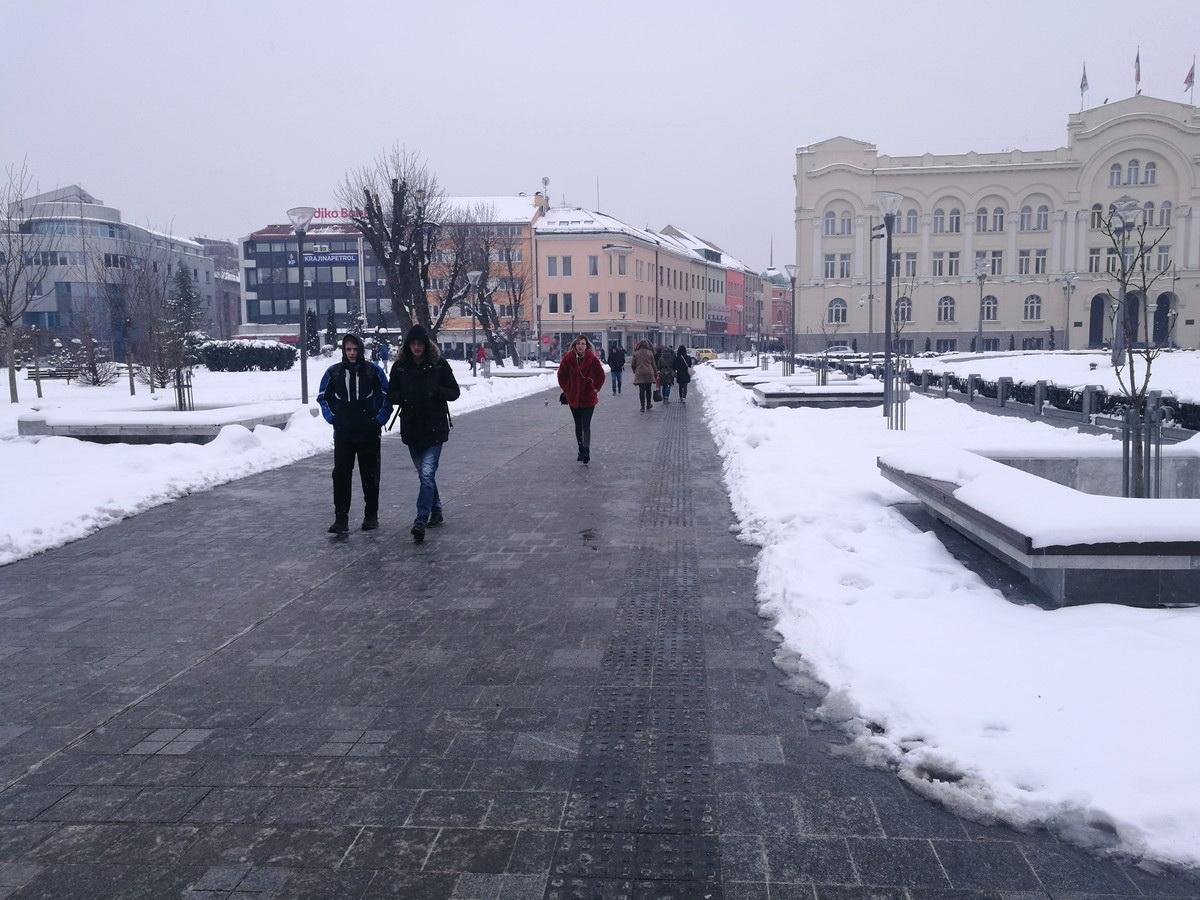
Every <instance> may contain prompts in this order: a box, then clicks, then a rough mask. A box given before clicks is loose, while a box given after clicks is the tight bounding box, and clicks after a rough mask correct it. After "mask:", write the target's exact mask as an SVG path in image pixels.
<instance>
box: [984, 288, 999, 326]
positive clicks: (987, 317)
mask: <svg viewBox="0 0 1200 900" xmlns="http://www.w3.org/2000/svg"><path fill="white" fill-rule="evenodd" d="M999 316H1000V301H999V300H997V299H996V298H995V297H993V296H992V295H991V294H988V295H987V296H986V297H984V298H983V321H985V322H995V321H996V319H997V318H999Z"/></svg>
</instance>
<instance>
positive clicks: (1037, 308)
mask: <svg viewBox="0 0 1200 900" xmlns="http://www.w3.org/2000/svg"><path fill="white" fill-rule="evenodd" d="M1041 317H1042V298H1041V297H1039V296H1038V295H1037V294H1030V295H1029V296H1028V297H1026V298H1025V321H1026V322H1036V321H1037V320H1038V319H1040V318H1041Z"/></svg>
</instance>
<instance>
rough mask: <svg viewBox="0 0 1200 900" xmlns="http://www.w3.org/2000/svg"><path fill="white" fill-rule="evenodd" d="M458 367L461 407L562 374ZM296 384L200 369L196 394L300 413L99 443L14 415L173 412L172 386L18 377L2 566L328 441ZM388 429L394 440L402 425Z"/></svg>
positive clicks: (3, 446) (0, 509)
mask: <svg viewBox="0 0 1200 900" xmlns="http://www.w3.org/2000/svg"><path fill="white" fill-rule="evenodd" d="M451 365H452V366H453V367H454V371H455V375H456V377H457V378H458V379H459V382H460V383H461V384H462V385H463V387H464V388H465V390H464V391H463V394H462V397H461V398H460V399H459V400H458V401H457V402H456V403H454V404H452V405H451V410H452V412H453V414H454V415H455V416H458V415H461V414H463V413H469V412H472V411H473V410H477V409H482V408H484V407H486V406H492V405H494V404H497V403H503V402H505V401H506V400H513V399H516V398H517V397H523V396H527V395H529V394H535V393H537V392H539V391H542V390H545V389H546V388H548V387H549V386H551V385H552V384H553V383H554V373H553V372H551V371H547V372H545V373H543V374H540V375H539V376H538V377H535V378H498V379H484V378H472V377H471V374H470V370H469V368H468V367H467V366H466V364H464V363H460V362H457V361H455V362H452V363H451ZM323 371H324V365H317V366H315V367H314V368H312V369H311V370H310V371H309V376H310V380H309V387H310V389H315V387H316V385H317V384H319V382H320V376H321V373H322V372H323ZM6 378H7V372H6V371H5V370H3V369H0V384H4V383H5V379H6ZM22 379H23V374H22ZM299 385H300V373H299V371H298V370H297V369H293V370H291V371H289V372H209V371H207V370H205V369H197V370H196V371H195V376H194V381H193V394H194V396H195V398H196V403H197V404H201V405H203V404H205V403H253V404H258V403H266V402H268V401H277V402H274V403H271V407H272V408H275V407H278V406H279V405H280V404H279V402H278V401H291V402H290V404H289V405H290V408H292V409H294V411H295V412H294V414H293V415H292V417H291V419H290V420H289V422H288V424H287V425H286V426H285V427H284V428H270V427H268V426H265V425H260V426H258V427H257V428H255V429H254V430H253V431H249V430H247V429H246V428H244V427H243V426H241V425H226V426H225V427H224V428H223V429H222V430H221V433H220V434H219V435H218V437H217V438H216V439H215V440H213V441H211V442H209V443H207V444H94V443H90V442H87V441H79V440H75V439H73V438H61V437H41V438H36V437H30V438H22V437H17V425H16V423H17V418H18V416H20V415H22V414H26V415H28V414H30V413H31V412H34V411H38V412H41V413H45V414H46V415H47V416H48V418H50V419H51V420H56V419H62V420H65V419H70V420H72V421H77V420H79V419H81V418H86V419H92V418H95V419H101V418H110V417H111V418H112V419H113V420H121V419H123V418H129V417H130V416H129V413H128V412H126V411H127V410H130V409H131V408H132V409H140V410H143V412H142V413H140V414H139V416H138V417H135V418H143V419H144V418H145V417H146V416H148V415H151V414H153V415H155V416H156V417H157V418H164V419H168V420H169V418H170V416H171V415H172V413H171V412H170V410H171V408H172V405H173V403H174V395H173V394H172V392H171V391H170V389H167V390H165V391H164V390H161V389H160V390H159V391H158V393H157V395H156V396H157V398H158V399H157V400H152V399H151V397H150V394H149V389H148V388H147V387H146V386H145V385H142V384H138V386H137V390H138V394H137V396H136V397H130V396H129V386H128V382H124V381H123V382H119V383H118V384H115V385H108V386H106V387H85V386H81V385H77V384H71V385H67V384H66V383H65V382H61V381H46V382H44V383H43V392H44V394H45V397H44V398H43V399H42V400H41V401H39V400H37V399H36V397H35V396H34V389H33V384H32V383H28V382H25V381H24V380H22V381H21V382H20V388H21V394H22V402H21V403H15V404H10V403H4V404H0V468H2V470H3V471H5V472H7V473H9V476H10V477H7V478H5V479H3V480H0V565H4V564H6V563H10V562H13V561H15V560H18V559H22V558H24V557H26V556H31V555H33V554H34V553H39V552H41V551H43V550H48V549H50V548H51V547H57V546H60V545H62V544H65V543H67V542H68V541H72V540H76V539H78V538H81V537H84V536H85V535H87V534H90V533H91V532H93V531H95V530H96V529H98V528H103V527H105V526H107V525H112V524H113V523H115V522H119V521H120V520H121V519H123V518H125V517H127V516H131V515H135V514H137V513H139V512H142V511H144V510H147V509H150V508H151V507H154V506H158V505H159V504H162V503H168V502H170V501H172V500H176V499H178V498H179V497H182V496H185V495H186V494H189V493H192V492H194V491H203V490H207V489H209V488H212V487H215V486H216V485H219V484H224V483H226V482H228V481H233V480H235V479H238V478H244V477H245V476H247V475H253V474H255V473H257V472H263V471H266V470H268V469H274V468H277V467H278V466H283V465H287V464H288V463H292V462H296V461H297V460H300V459H303V458H305V457H307V456H312V455H313V454H315V453H321V452H324V451H327V450H329V449H331V448H332V446H333V436H332V431H331V429H330V427H329V425H328V424H326V422H325V420H324V419H322V418H320V417H319V416H317V417H314V416H313V415H312V413H311V408H305V407H303V406H302V405H301V404H300V402H299V399H298V394H299ZM311 406H315V403H314V404H312V405H311ZM147 410H148V411H147ZM100 413H104V414H105V415H100ZM176 415H179V414H178V413H176ZM183 415H185V416H186V415H188V414H183ZM195 415H196V416H211V415H212V413H207V414H205V413H199V412H198V413H196V414H195ZM385 437H386V438H387V439H389V440H390V439H392V438H393V437H395V438H396V439H398V438H399V429H397V430H395V431H393V432H391V433H390V434H387V433H385ZM326 487H327V485H326V484H325V483H322V484H321V485H319V486H314V490H320V491H322V492H323V491H324V490H325V489H326ZM322 496H324V495H323V494H322Z"/></svg>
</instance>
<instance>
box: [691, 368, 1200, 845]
mask: <svg viewBox="0 0 1200 900" xmlns="http://www.w3.org/2000/svg"><path fill="white" fill-rule="evenodd" d="M698 376H699V379H700V385H701V388H702V391H701V396H702V397H703V398H704V408H705V415H706V417H707V420H708V423H709V427H710V428H711V430H712V432H713V435H714V437H715V439H716V441H717V445H718V447H719V449H720V452H721V455H722V457H723V460H724V474H725V481H726V484H727V486H728V489H729V492H730V496H731V499H732V503H733V508H734V512H735V514H736V516H737V518H738V522H739V529H740V535H741V537H742V538H743V539H744V540H747V541H750V542H753V543H755V544H757V545H759V546H761V547H762V552H761V554H760V557H759V571H758V598H759V603H760V611H761V612H762V614H763V615H764V616H766V617H769V618H771V619H772V620H773V621H774V624H775V627H776V629H777V630H778V632H779V634H780V635H781V636H782V638H783V642H784V646H783V648H782V649H781V651H780V653H779V660H780V662H781V664H783V665H786V666H788V667H789V668H791V669H793V670H794V671H796V672H797V673H798V674H799V675H803V676H808V677H811V678H815V679H817V680H819V681H820V682H821V683H822V684H823V685H825V686H827V688H828V694H827V696H826V698H825V702H824V704H823V706H822V711H823V713H824V714H825V715H826V716H827V717H829V718H831V719H833V720H836V721H839V722H841V723H842V724H843V725H844V727H845V728H846V729H847V730H848V731H849V732H850V733H851V734H853V735H854V737H855V747H856V748H857V749H858V750H859V751H860V752H861V753H862V754H863V756H864V758H865V759H866V760H867V761H868V762H870V763H873V764H876V765H886V766H890V767H892V768H894V769H895V770H897V771H898V772H899V774H900V776H901V777H902V778H904V779H905V780H906V781H908V782H909V783H910V784H912V785H913V786H914V787H915V788H917V789H918V790H920V791H921V792H922V793H925V794H927V795H931V796H933V797H935V798H938V799H940V800H942V801H944V802H946V803H947V804H948V805H950V806H952V807H953V808H955V809H956V810H958V811H959V812H962V813H964V814H967V815H970V816H972V817H974V818H979V819H983V820H989V819H993V818H999V819H1002V820H1005V821H1007V822H1010V823H1012V824H1014V825H1016V826H1018V827H1028V826H1032V825H1035V824H1041V825H1046V826H1048V827H1051V828H1053V829H1055V830H1056V831H1058V832H1059V833H1060V834H1062V835H1064V836H1066V837H1067V838H1069V839H1071V840H1074V841H1077V842H1080V843H1084V844H1087V845H1090V846H1093V847H1097V848H1102V849H1105V848H1106V849H1112V850H1116V851H1119V852H1123V853H1126V854H1129V855H1131V856H1134V857H1143V858H1145V859H1149V860H1153V861H1157V862H1172V863H1177V864H1184V865H1189V866H1200V766H1198V765H1197V764H1196V750H1195V748H1196V747H1197V746H1198V745H1200V703H1197V702H1196V700H1195V697H1194V696H1193V692H1192V691H1191V689H1190V686H1191V685H1195V684H1198V683H1200V654H1198V653H1196V650H1195V648H1196V647H1197V646H1200V609H1187V610H1141V609H1133V608H1128V607H1122V606H1112V605H1095V606H1086V607H1075V608H1069V609H1062V610H1057V611H1053V612H1047V611H1044V610H1041V609H1038V608H1036V607H1032V606H1018V605H1016V604H1014V603H1011V602H1009V601H1007V600H1005V599H1004V597H1003V596H1001V595H1000V594H999V593H998V592H997V591H995V590H993V589H991V588H989V587H988V586H986V585H985V584H984V583H983V582H982V581H981V580H980V579H979V578H978V577H977V576H976V575H975V574H974V573H972V572H971V571H970V570H968V569H967V568H965V567H964V566H963V565H962V564H961V563H959V562H958V561H957V560H956V559H955V558H954V557H953V556H952V555H951V554H950V553H949V552H948V551H947V550H946V549H945V548H944V547H943V546H942V544H941V542H940V541H939V540H938V539H937V537H935V536H934V535H933V534H930V533H922V532H920V531H919V530H917V529H916V528H915V527H913V526H912V525H911V524H910V523H909V522H908V521H907V520H906V519H905V518H903V516H901V515H900V513H898V512H897V511H895V510H893V509H890V508H889V506H890V504H893V503H897V502H902V501H905V500H907V499H911V498H909V497H908V495H907V494H905V493H904V492H903V491H901V490H900V489H899V488H897V487H895V486H894V485H892V484H890V483H889V482H887V481H885V480H884V479H883V477H882V476H881V475H880V474H879V473H878V470H877V468H876V464H875V460H876V457H877V456H878V455H880V454H881V453H887V452H892V451H898V450H905V451H909V452H921V451H925V452H929V453H934V452H939V451H941V450H943V449H945V448H955V447H957V448H963V449H977V450H985V451H986V450H1010V451H1011V450H1017V451H1037V452H1040V451H1043V450H1055V451H1060V452H1066V451H1069V450H1071V449H1072V448H1074V449H1077V450H1079V451H1083V452H1087V451H1088V450H1089V449H1092V450H1095V449H1103V448H1109V447H1111V441H1110V439H1108V438H1104V437H1096V436H1090V435H1081V434H1078V433H1077V432H1074V431H1063V430H1061V429H1056V428H1053V427H1051V426H1048V425H1045V424H1042V423H1036V422H1025V421H1021V420H1017V419H1008V418H1000V417H996V416H988V415H981V414H979V413H978V412H976V411H974V410H971V409H969V408H967V407H964V406H962V405H960V404H957V403H939V402H938V401H937V400H936V399H930V398H926V397H921V396H914V397H913V398H912V400H911V401H910V406H909V415H908V421H909V430H908V431H907V432H888V431H887V430H886V429H885V426H884V422H883V417H882V416H881V415H880V412H879V410H877V409H875V410H873V409H843V410H808V409H769V410H768V409H758V408H755V407H754V406H752V405H751V403H750V395H749V392H747V391H746V390H744V389H743V388H741V387H738V386H736V385H733V384H731V383H729V381H728V380H727V379H725V378H724V376H722V375H721V374H719V373H718V372H716V371H714V370H713V369H712V368H711V367H708V366H704V367H701V368H700V369H699V370H698Z"/></svg>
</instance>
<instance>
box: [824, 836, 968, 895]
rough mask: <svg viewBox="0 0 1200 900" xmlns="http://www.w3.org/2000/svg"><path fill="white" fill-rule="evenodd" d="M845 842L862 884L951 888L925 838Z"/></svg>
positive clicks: (849, 839)
mask: <svg viewBox="0 0 1200 900" xmlns="http://www.w3.org/2000/svg"><path fill="white" fill-rule="evenodd" d="M847 844H848V846H849V847H850V851H851V853H853V855H854V865H855V868H857V870H858V873H859V876H860V878H861V880H862V883H863V884H869V885H878V886H881V887H886V886H890V885H895V886H898V887H946V888H948V887H951V884H950V880H949V879H948V878H947V877H946V873H945V871H944V870H943V869H942V865H941V863H940V862H939V861H938V858H937V856H936V854H935V853H934V852H933V847H932V846H931V845H930V843H929V841H923V840H883V839H877V838H848V839H847ZM847 881H849V879H847Z"/></svg>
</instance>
